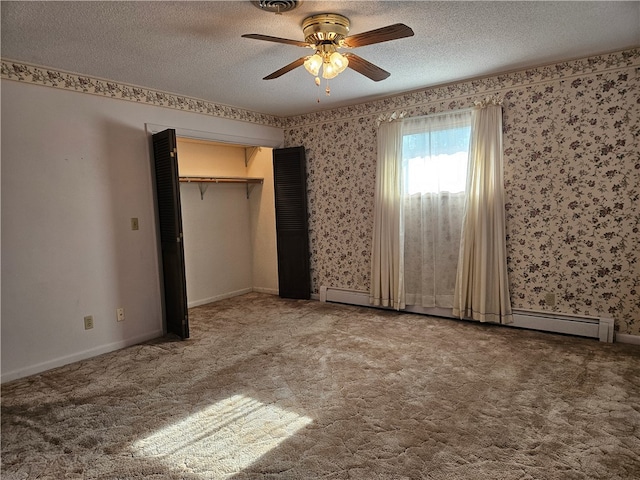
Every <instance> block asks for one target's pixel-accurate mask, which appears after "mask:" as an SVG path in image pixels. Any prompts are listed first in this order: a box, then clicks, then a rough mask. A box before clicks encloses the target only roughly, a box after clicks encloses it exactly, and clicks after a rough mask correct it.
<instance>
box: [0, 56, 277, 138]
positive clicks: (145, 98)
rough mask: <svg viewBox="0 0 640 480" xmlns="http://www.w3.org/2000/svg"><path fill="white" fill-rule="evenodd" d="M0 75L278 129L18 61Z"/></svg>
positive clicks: (239, 114)
mask: <svg viewBox="0 0 640 480" xmlns="http://www.w3.org/2000/svg"><path fill="white" fill-rule="evenodd" d="M0 75H1V76H2V78H6V79H8V80H17V81H21V82H27V83H33V84H36V85H44V86H47V87H53V88H61V89H65V90H73V91H76V92H82V93H89V94H91V95H99V96H103V97H110V98H115V99H118V100H127V101H130V102H137V103H146V104H149V105H155V106H158V107H166V108H173V109H176V110H186V111H189V112H192V113H201V114H203V115H211V116H214V117H224V118H230V119H233V120H242V121H245V122H252V123H259V124H262V125H270V126H274V127H279V126H281V123H282V119H281V118H280V117H276V116H273V115H265V114H263V113H257V112H252V111H249V110H244V109H241V108H235V107H230V106H228V105H220V104H216V103H212V102H208V101H206V100H201V99H198V98H191V97H185V96H184V95H176V94H173V93H167V92H161V91H158V90H151V89H149V88H144V87H136V86H134V85H126V84H123V83H118V82H113V81H109V80H103V79H99V78H93V77H88V76H86V75H77V74H75V73H69V72H60V71H57V70H53V69H48V68H45V67H38V66H35V65H28V64H26V63H22V62H16V61H11V60H4V59H3V60H2V61H1V62H0Z"/></svg>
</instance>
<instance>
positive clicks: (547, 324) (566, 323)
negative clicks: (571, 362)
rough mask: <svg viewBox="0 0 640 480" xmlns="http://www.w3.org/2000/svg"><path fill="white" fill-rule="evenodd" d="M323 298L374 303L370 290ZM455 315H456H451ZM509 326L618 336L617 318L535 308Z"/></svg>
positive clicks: (324, 291)
mask: <svg viewBox="0 0 640 480" xmlns="http://www.w3.org/2000/svg"><path fill="white" fill-rule="evenodd" d="M320 301H321V302H333V303H345V304H348V305H360V306H365V307H370V306H371V305H370V304H369V292H363V291H359V290H349V289H344V288H334V287H325V286H322V287H320ZM410 310H411V312H412V313H417V312H416V310H415V309H410ZM442 311H443V309H438V313H437V315H438V316H443V315H442ZM445 316H446V315H445ZM451 318H454V317H453V316H451ZM507 326H509V327H517V328H528V329H531V330H541V331H544V332H554V333H564V334H568V335H577V336H580V337H590V338H597V339H599V340H600V341H601V342H609V343H611V342H613V336H614V333H613V332H614V323H613V318H597V317H585V316H579V315H571V314H563V313H554V312H539V311H535V310H514V311H513V323H512V324H509V325H507Z"/></svg>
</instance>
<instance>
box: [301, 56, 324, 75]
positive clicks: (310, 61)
mask: <svg viewBox="0 0 640 480" xmlns="http://www.w3.org/2000/svg"><path fill="white" fill-rule="evenodd" d="M303 65H304V68H305V69H306V70H307V72H309V73H310V74H311V75H313V76H314V77H316V76H317V75H318V72H320V67H321V66H322V57H321V56H320V55H318V54H317V53H316V54H314V55H311V56H310V57H307V59H306V60H305V61H304V64H303Z"/></svg>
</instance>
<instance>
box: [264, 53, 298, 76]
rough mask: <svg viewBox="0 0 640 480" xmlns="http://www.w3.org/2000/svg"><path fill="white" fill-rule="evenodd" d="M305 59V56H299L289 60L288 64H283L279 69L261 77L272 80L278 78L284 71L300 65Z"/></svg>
mask: <svg viewBox="0 0 640 480" xmlns="http://www.w3.org/2000/svg"><path fill="white" fill-rule="evenodd" d="M306 59H307V57H300V58H299V59H297V60H295V61H293V62H291V63H290V64H289V65H285V66H284V67H282V68H281V69H280V70H276V71H275V72H273V73H272V74H270V75H267V76H266V77H264V78H263V80H273V79H274V78H278V77H280V76H282V75H284V74H285V73H287V72H290V71H291V70H293V69H294V68H298V67H299V66H300V65H302V64H303V63H304V61H305V60H306Z"/></svg>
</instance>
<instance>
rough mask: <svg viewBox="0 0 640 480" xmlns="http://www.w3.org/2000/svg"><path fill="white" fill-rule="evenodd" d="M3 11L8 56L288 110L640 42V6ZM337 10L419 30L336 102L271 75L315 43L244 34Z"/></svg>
mask: <svg viewBox="0 0 640 480" xmlns="http://www.w3.org/2000/svg"><path fill="white" fill-rule="evenodd" d="M0 8H1V10H0V11H1V15H2V30H1V35H2V47H1V48H2V57H3V58H5V59H11V60H19V61H23V62H27V63H34V64H37V65H44V66H48V67H54V68H57V69H60V70H66V71H70V72H75V73H81V74H85V75H90V76H96V77H101V78H106V79H110V80H115V81H118V82H122V83H129V84H134V85H140V86H144V87H148V88H153V89H158V90H163V91H167V92H171V93H176V94H181V95H187V96H191V97H196V98H201V99H205V100H209V101H211V102H215V103H221V104H225V105H232V106H236V107H242V108H246V109H250V110H254V111H257V112H261V113H269V114H274V115H282V116H285V115H293V114H300V113H307V112H312V111H316V110H321V109H327V108H333V107H337V106H341V105H347V104H353V103H358V102H362V101H366V100H367V99H373V98H380V97H384V96H388V95H391V94H395V93H398V92H404V91H411V90H417V89H420V88H423V87H428V86H433V85H438V84H443V83H449V82H454V81H458V80H463V79H468V78H473V77H479V76H486V75H490V74H495V73H499V72H506V71H510V70H514V69H520V68H524V67H528V66H538V65H544V64H548V63H554V62H558V61H564V60H570V59H574V58H580V57H585V56H589V55H593V54H600V53H607V52H612V51H616V50H622V49H625V48H629V47H637V46H639V45H640V2H635V1H626V2H614V1H605V2H591V1H589V2H573V1H569V2H538V1H536V2H481V1H476V2H456V1H448V2H427V1H409V2H406V1H361V2H359V1H348V2H346V1H343V2H335V1H303V2H302V3H301V6H300V7H298V8H297V9H295V10H293V11H291V12H287V13H284V14H282V15H275V14H273V13H268V12H265V11H261V10H259V9H257V8H256V7H255V6H254V5H252V3H251V2H249V1H242V0H238V1H212V2H190V1H187V2H146V1H141V2H97V1H96V2H7V1H3V2H2V4H1V7H0ZM327 12H331V13H340V14H342V15H345V16H347V17H348V18H349V19H350V20H351V32H350V33H351V34H357V33H360V32H363V31H367V30H372V29H375V28H379V27H383V26H386V25H389V24H393V23H405V24H407V25H408V26H410V27H411V28H412V29H413V30H414V32H415V36H414V37H411V38H404V39H400V40H395V41H391V42H387V43H382V44H377V45H370V46H366V47H361V48H358V49H356V50H355V51H354V53H357V54H358V55H360V56H361V57H363V58H365V59H367V60H369V61H371V62H373V63H375V64H377V65H378V66H380V67H382V68H384V69H385V70H388V71H389V72H391V76H390V77H389V78H388V79H386V80H383V81H381V82H373V81H371V80H369V79H368V78H366V77H363V76H362V75H360V74H358V73H356V72H355V71H352V70H349V69H348V70H347V71H345V72H344V73H342V74H340V75H339V76H338V77H337V78H336V79H334V80H332V81H331V83H330V85H331V96H330V97H326V96H325V95H324V83H323V86H322V88H318V87H316V86H315V84H314V81H313V77H312V76H311V75H309V74H308V73H307V72H306V71H305V70H304V68H302V67H301V68H298V69H296V70H293V71H292V72H289V73H287V74H286V75H284V76H282V77H280V78H278V79H275V80H262V77H264V76H265V75H267V74H269V73H271V72H273V71H274V70H277V69H278V68H280V67H282V66H284V65H286V64H288V63H290V62H292V61H293V60H295V59H297V58H299V57H301V56H304V55H307V54H308V52H309V50H307V49H302V48H300V47H295V46H291V45H284V44H277V43H270V42H261V41H257V40H252V39H246V38H241V37H240V35H242V34H244V33H260V34H265V35H271V36H279V37H286V38H291V39H295V40H303V38H302V37H303V36H302V28H301V23H302V20H303V19H304V18H305V17H307V16H309V15H313V14H316V13H327ZM317 98H320V103H317Z"/></svg>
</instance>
